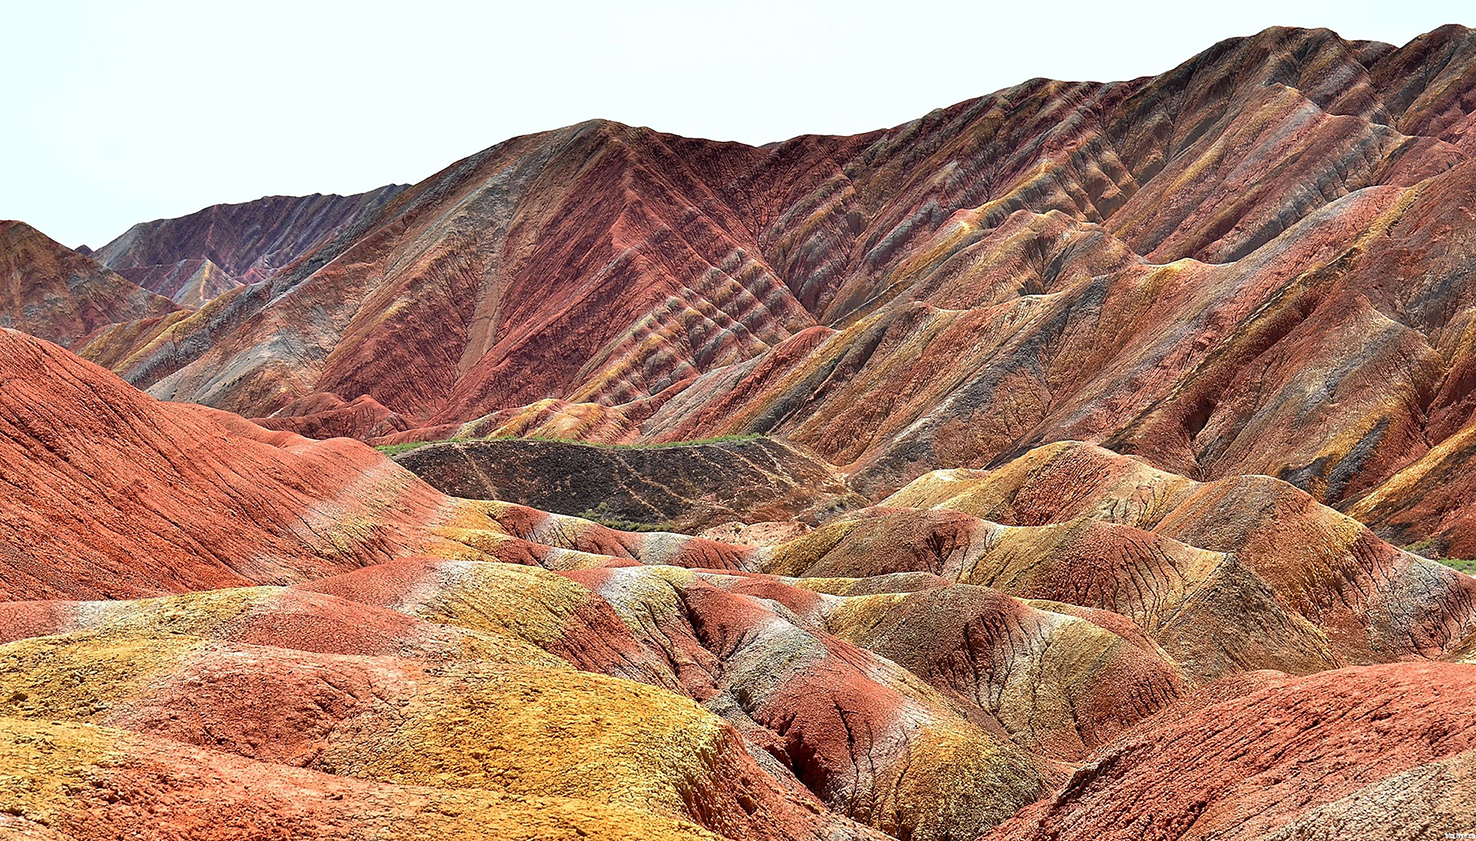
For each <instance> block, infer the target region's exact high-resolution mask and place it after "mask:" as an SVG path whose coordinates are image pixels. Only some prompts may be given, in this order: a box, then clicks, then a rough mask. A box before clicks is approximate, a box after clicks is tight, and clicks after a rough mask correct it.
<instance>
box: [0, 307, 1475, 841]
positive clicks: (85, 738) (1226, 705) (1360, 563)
mask: <svg viewBox="0 0 1476 841" xmlns="http://www.w3.org/2000/svg"><path fill="white" fill-rule="evenodd" d="M615 452H620V451H615ZM678 452H681V450H678ZM0 454H3V455H4V458H0V465H5V467H4V468H3V471H4V472H0V483H3V484H4V486H5V487H7V488H9V489H11V492H9V493H6V494H4V495H0V549H3V553H0V581H4V582H5V588H6V589H5V590H4V591H3V593H0V599H3V600H0V757H3V759H4V763H3V765H0V767H3V768H4V770H3V772H0V814H3V815H4V818H3V822H0V829H3V830H4V831H5V832H6V833H8V834H10V835H15V836H17V837H36V838H62V839H102V838H114V837H119V836H129V835H137V836H139V837H145V838H201V839H225V838H241V839H245V838H260V837H293V838H339V837H376V838H389V839H394V838H405V839H410V838H426V837H429V838H475V837H487V834H488V833H492V834H496V835H498V836H499V837H528V838H533V837H540V838H542V837H547V838H577V837H590V836H594V837H602V838H705V839H715V838H726V839H732V840H733V841H743V840H744V839H775V840H776V841H778V839H835V841H840V839H858V838H859V839H876V841H882V839H886V838H896V839H903V838H906V839H931V840H935V841H942V840H943V839H956V838H979V837H984V836H987V835H989V834H990V833H994V834H996V835H997V837H1000V838H1013V837H1058V836H1060V835H1063V834H1065V835H1071V836H1072V837H1113V833H1117V835H1118V836H1119V837H1133V833H1140V834H1141V833H1142V832H1145V831H1147V830H1148V828H1152V827H1157V828H1160V829H1161V832H1162V837H1175V838H1176V837H1184V836H1185V832H1184V831H1183V830H1184V828H1185V827H1189V826H1197V827H1200V828H1201V829H1203V830H1206V831H1208V830H1212V829H1214V828H1216V827H1221V828H1226V829H1225V831H1230V829H1233V830H1234V831H1235V832H1239V833H1241V834H1242V835H1244V837H1256V838H1259V837H1277V836H1275V835H1274V834H1275V833H1286V832H1296V833H1303V834H1305V833H1311V834H1314V835H1315V834H1316V833H1326V832H1329V831H1332V829H1333V828H1343V829H1347V828H1349V827H1365V826H1369V827H1374V828H1376V829H1380V828H1383V827H1385V826H1386V823H1385V822H1386V821H1388V820H1393V818H1394V817H1400V816H1409V817H1411V818H1412V819H1413V818H1415V817H1418V818H1420V819H1422V820H1426V821H1427V822H1429V825H1430V826H1435V825H1436V822H1437V821H1456V822H1459V821H1468V820H1471V819H1473V818H1476V803H1473V802H1472V801H1471V799H1470V798H1469V797H1466V796H1465V795H1464V794H1463V792H1464V791H1465V790H1466V789H1465V781H1467V780H1468V778H1469V777H1470V774H1469V770H1470V769H1469V768H1468V767H1467V766H1468V765H1469V764H1470V763H1469V761H1468V759H1469V756H1468V754H1469V753H1470V750H1471V745H1470V744H1468V742H1469V741H1470V740H1469V739H1468V738H1467V736H1468V735H1470V734H1469V733H1468V732H1467V730H1469V728H1466V729H1462V728H1463V727H1464V725H1462V724H1461V722H1462V721H1464V720H1465V718H1463V717H1462V716H1463V713H1461V712H1459V711H1460V710H1464V709H1465V706H1466V705H1464V702H1463V701H1462V700H1461V699H1463V698H1464V697H1465V696H1466V695H1469V694H1471V693H1473V692H1476V666H1473V665H1471V664H1470V663H1471V662H1473V661H1476V653H1473V652H1476V579H1471V578H1469V577H1467V576H1464V575H1462V574H1460V573H1457V572H1455V571H1454V570H1450V569H1447V568H1445V567H1442V566H1439V565H1437V564H1434V563H1433V562H1430V561H1426V560H1424V559H1421V558H1418V557H1416V556H1413V555H1410V554H1408V553H1405V552H1402V551H1400V550H1398V549H1395V548H1394V547H1392V546H1390V545H1388V544H1386V543H1384V542H1382V541H1380V540H1379V539H1378V538H1377V537H1375V536H1374V535H1373V534H1372V533H1371V532H1370V531H1369V530H1368V529H1367V528H1366V527H1364V526H1362V525H1360V524H1359V523H1357V522H1356V521H1354V520H1352V519H1351V518H1349V517H1347V516H1345V515H1342V514H1339V513H1338V512H1336V511H1334V510H1333V509H1331V508H1327V507H1325V506H1323V505H1321V504H1319V503H1317V502H1316V501H1315V500H1313V499H1312V497H1310V496H1309V495H1308V494H1307V493H1305V492H1304V491H1301V490H1298V489H1297V488H1295V487H1293V486H1292V485H1290V484H1287V483H1285V482H1282V481H1280V480H1276V479H1272V478H1269V477H1240V478H1236V479H1224V480H1218V481H1215V482H1208V483H1205V482H1198V481H1195V480H1192V479H1187V478H1184V477H1181V476H1178V475H1175V474H1170V473H1167V472H1164V471H1161V470H1158V469H1156V468H1154V467H1151V466H1150V465H1148V464H1147V463H1145V462H1143V461H1141V460H1138V459H1135V458H1132V457H1129V456H1123V455H1119V454H1116V453H1112V452H1110V451H1107V450H1104V449H1102V448H1100V447H1096V446H1094V445H1090V444H1085V443H1079V442H1072V443H1061V444H1056V445H1052V446H1049V447H1043V448H1038V449H1036V450H1032V451H1030V452H1028V453H1026V454H1024V455H1022V456H1020V457H1019V458H1016V459H1014V460H1012V461H1010V462H1008V463H1006V464H1004V465H1002V466H1000V467H998V468H995V469H992V470H967V469H956V470H945V471H938V472H934V473H929V474H927V475H925V476H922V477H920V478H918V479H917V480H915V481H914V482H912V483H910V484H909V485H908V486H907V487H905V488H903V489H901V490H900V491H899V492H898V493H897V494H895V495H893V496H892V497H890V498H888V499H887V500H885V504H884V505H881V506H874V507H862V508H856V509H853V510H849V511H846V512H845V513H843V514H840V515H838V516H835V517H833V518H831V519H830V520H829V521H827V522H823V523H821V524H820V525H819V526H817V527H814V528H800V529H798V530H785V529H782V528H775V529H773V530H771V534H770V539H767V540H759V539H755V540H752V541H747V542H744V543H729V542H724V541H722V540H715V539H710V538H705V537H695V536H691V535H686V534H679V533H671V532H626V531H620V530H617V529H613V528H610V527H608V526H606V525H602V524H600V523H597V522H593V521H590V520H587V519H583V518H579V517H574V516H570V515H565V514H555V513H549V512H545V511H540V510H538V509H535V508H530V507H527V506H523V505H517V504H513V503H508V502H500V501H496V500H468V499H459V498H455V497H449V496H445V495H443V494H442V493H440V492H439V491H436V490H435V489H433V488H432V487H431V486H430V485H427V484H426V483H424V482H423V481H421V480H420V479H418V478H417V477H416V476H415V475H414V474H412V473H410V472H409V471H407V470H405V469H404V468H402V467H400V466H399V465H397V464H395V463H394V462H393V461H391V460H389V459H387V458H385V457H384V456H382V455H380V454H379V453H377V452H375V451H374V450H373V449H371V448H369V447H367V446H365V445H363V444H362V443H359V442H356V441H352V440H348V439H342V438H340V439H334V440H331V441H312V440H310V439H306V438H302V437H299V436H297V435H294V434H292V433H288V432H281V431H267V430H264V429H262V428H261V427H258V426H256V425H254V424H251V423H249V422H247V421H244V420H242V419H241V418H239V417H238V416H234V415H230V414H227V413H224V412H220V411H217V410H212V409H207V408H204V407H198V406H185V405H178V404H171V403H165V402H160V401H158V400H156V399H154V398H152V397H149V396H147V395H145V394H143V393H141V392H139V391H137V390H136V389H134V388H133V387H131V386H129V385H128V384H126V383H125V382H123V381H122V380H120V379H118V378H117V377H116V376H115V375H113V374H111V373H110V372H108V371H106V370H105V369H103V368H101V367H99V366H96V365H93V364H92V363H89V362H86V361H83V360H82V359H80V358H78V357H76V356H74V355H72V354H71V353H69V352H68V351H66V350H64V349H62V348H60V347H58V346H56V345H53V344H50V343H47V342H44V341H42V340H39V339H36V338H34V337H30V336H27V335H25V334H22V333H18V332H14V331H3V332H0ZM710 463H711V462H710V461H709V460H707V459H704V458H694V469H698V470H700V469H702V468H703V466H704V465H709V464H710ZM775 493H776V494H777V493H780V491H778V490H776V491H775ZM774 525H776V526H778V525H780V524H777V523H776V524H774ZM725 528H726V527H725ZM725 528H719V529H714V530H711V531H710V532H709V533H710V534H713V535H716V536H721V535H723V534H724V533H725ZM1447 702H1450V703H1447ZM1451 704H1453V705H1454V706H1451ZM1333 711H1336V713H1337V714H1333ZM1466 718H1468V716H1466ZM1283 725H1285V726H1284V727H1283ZM1247 739H1254V740H1255V742H1254V744H1256V745H1261V744H1267V745H1275V744H1280V745H1281V747H1279V748H1278V749H1275V750H1248V749H1247V744H1248V743H1247V741H1246V740H1247ZM1277 739H1284V742H1281V743H1278V742H1277V741H1276V740H1277ZM1373 757H1376V758H1377V760H1376V761H1375V760H1374V759H1371V758H1373ZM1350 769H1352V770H1350ZM1185 773H1187V774H1190V775H1191V778H1192V779H1195V780H1202V782H1197V783H1196V784H1195V786H1196V787H1195V788H1193V789H1192V791H1201V790H1202V791H1204V792H1207V794H1206V795H1204V796H1202V797H1201V796H1197V795H1192V794H1189V793H1188V792H1190V791H1191V789H1189V788H1184V787H1179V786H1176V785H1175V784H1173V783H1171V782H1165V781H1164V780H1165V779H1177V778H1176V777H1172V776H1171V775H1176V774H1185ZM1166 775H1170V776H1167V777H1166ZM1267 775H1279V776H1277V779H1279V780H1282V781H1283V782H1282V783H1278V784H1276V785H1272V786H1269V787H1268V786H1267V785H1265V784H1263V783H1261V782H1260V780H1262V779H1264V778H1266V777H1267ZM1155 792H1159V793H1158V794H1155ZM1164 792H1167V793H1164ZM1175 792H1179V793H1182V796H1181V794H1179V793H1175ZM1247 814H1256V815H1258V816H1260V817H1258V818H1257V819H1256V821H1255V822H1253V823H1244V822H1243V820H1242V818H1243V816H1244V815H1247ZM1186 815H1188V816H1189V817H1185V816H1186ZM1195 816H1198V820H1200V821H1202V823H1196V822H1195ZM1391 816H1393V817H1391ZM1190 837H1198V836H1192V835H1191V836H1190Z"/></svg>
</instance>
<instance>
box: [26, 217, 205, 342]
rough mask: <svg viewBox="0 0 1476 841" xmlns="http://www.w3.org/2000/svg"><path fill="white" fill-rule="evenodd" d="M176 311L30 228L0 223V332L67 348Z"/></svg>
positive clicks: (93, 262) (160, 300)
mask: <svg viewBox="0 0 1476 841" xmlns="http://www.w3.org/2000/svg"><path fill="white" fill-rule="evenodd" d="M177 309H178V307H176V306H175V305H174V304H172V303H170V301H169V300H168V299H167V298H163V297H160V296H158V295H156V294H154V293H152V292H150V291H148V290H146V289H141V288H139V287H138V286H137V285H135V284H134V283H132V282H130V281H129V280H128V279H127V278H125V277H122V276H121V275H118V274H116V273H114V272H111V271H108V270H107V269H106V268H103V267H102V266H99V265H98V264H97V262H96V261H94V260H93V259H92V258H90V257H87V256H85V255H82V254H79V253H77V252H75V251H72V250H71V249H69V248H67V247H66V246H63V245H61V244H60V243H58V242H56V241H55V240H53V239H51V238H50V237H47V236H46V235H45V234H43V233H41V232H40V231H38V230H36V229H35V228H32V227H31V226H30V225H27V224H25V223H23V222H13V221H0V327H9V328H14V329H17V330H24V331H26V332H27V333H30V334H32V335H35V336H40V337H41V338H43V339H48V340H50V341H53V342H58V343H60V344H63V345H68V346H71V345H74V344H76V343H77V342H78V341H79V340H81V339H83V338H85V337H86V336H88V335H89V334H90V333H92V332H93V331H95V330H97V329H99V328H101V327H105V326H107V325H110V324H115V323H119V322H127V321H138V320H141V319H151V318H156V317H158V316H162V315H167V314H169V313H172V312H174V311H175V310H177Z"/></svg>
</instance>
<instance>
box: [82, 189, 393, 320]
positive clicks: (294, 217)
mask: <svg viewBox="0 0 1476 841" xmlns="http://www.w3.org/2000/svg"><path fill="white" fill-rule="evenodd" d="M404 189H405V187H404V185H398V184H391V185H389V186H385V187H380V188H379V189H377V190H370V191H369V192H367V193H359V194H356V195H351V196H338V195H320V194H316V193H315V194H313V195H311V196H267V197H265V198H261V199H257V200H256V201H250V202H242V203H240V204H218V205H213V206H211V207H207V208H205V209H204V210H201V211H198V212H196V213H192V214H190V215H189V216H182V217H179V218H177V219H156V220H154V221H153V222H140V223H139V224H137V225H134V226H133V227H131V228H129V229H128V230H127V231H125V232H124V233H123V234H122V235H121V236H119V237H118V238H117V239H114V240H113V241H112V242H109V243H108V244H107V245H104V246H103V247H101V248H99V249H97V251H96V252H91V253H92V255H93V256H94V258H95V259H96V260H97V261H98V262H99V263H101V264H103V265H104V266H106V267H108V268H110V269H112V270H114V271H116V272H118V273H119V274H122V275H123V276H125V277H127V278H128V279H130V280H132V281H134V282H135V283H137V284H138V285H140V286H143V287H144V288H146V289H150V290H152V291H154V292H158V293H159V294H161V295H165V296H167V297H169V298H172V299H174V301H175V302H176V303H179V304H183V305H185V306H189V307H192V308H198V307H199V306H200V305H201V304H203V303H204V302H205V301H208V300H210V299H211V298H214V297H216V296H217V295H220V294H221V293H223V292H225V291H227V290H230V289H233V288H235V287H236V286H239V285H242V284H245V283H255V282H257V281H260V280H264V279H266V278H267V277H270V276H271V275H273V274H275V273H276V272H277V271H278V270H279V269H281V268H283V267H284V266H287V265H289V264H291V263H292V262H293V261H295V260H297V259H298V258H299V257H302V256H303V255H305V254H307V253H309V252H311V251H313V250H315V249H317V248H319V247H321V246H323V245H324V244H325V243H328V242H330V241H331V240H332V239H333V238H334V237H336V236H338V235H339V234H340V233H343V232H344V231H346V230H349V229H352V228H353V227H354V226H355V225H356V224H357V223H358V222H359V221H360V220H362V219H364V218H366V217H368V216H372V215H373V214H374V213H375V212H376V211H377V210H378V209H379V208H380V207H382V206H383V205H384V204H385V203H386V202H388V201H390V200H391V199H393V198H394V197H395V195H396V194H398V193H399V192H400V191H402V190H404Z"/></svg>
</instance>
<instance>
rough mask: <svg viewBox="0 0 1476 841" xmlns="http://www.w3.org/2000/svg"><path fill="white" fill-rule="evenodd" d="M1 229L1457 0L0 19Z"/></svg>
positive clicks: (392, 178) (1433, 19)
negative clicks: (558, 135)
mask: <svg viewBox="0 0 1476 841" xmlns="http://www.w3.org/2000/svg"><path fill="white" fill-rule="evenodd" d="M0 20H3V21H4V30H5V34H6V36H7V37H6V38H5V42H6V43H5V46H4V48H3V49H0V74H3V76H0V78H3V80H4V83H5V91H4V94H3V96H0V109H3V112H4V113H5V115H6V121H5V122H4V123H3V124H0V156H3V158H0V160H3V163H0V218H14V219H21V220H24V221H26V222H29V223H30V224H32V225H34V226H35V227H37V228H39V229H40V230H42V231H43V232H45V233H47V234H49V235H50V236H51V237H52V238H54V239H57V240H59V241H61V242H62V243H64V244H66V245H69V246H76V245H79V244H83V243H86V244H88V245H91V246H92V247H94V248H96V247H98V246H100V245H102V244H103V243H105V242H107V241H108V240H110V239H112V238H113V237H115V236H117V235H119V234H121V233H123V231H125V230H126V229H127V228H128V227H129V226H130V225H132V224H133V223H135V222H140V221H147V220H150V219H157V218H163V217H171V216H181V215H184V214H187V213H191V212H194V211H196V210H199V209H200V208H202V207H205V206H208V205H211V204H217V203H221V202H239V201H249V200H251V199H255V198H259V197H261V196H263V195H279V194H287V195H303V194H308V193H315V192H322V193H354V192H360V191H363V190H367V189H371V188H373V187H377V186H379V185H381V184H388V183H413V182H415V181H419V180H420V179H422V178H425V177H426V176H428V175H431V174H432V173H434V172H436V171H438V170H440V169H442V168H444V167H445V166H447V165H449V164H450V163H452V162H453V161H455V160H457V159H459V158H462V157H465V156H466V155H469V154H472V153H474V152H476V151H479V150H481V149H484V148H486V147H488V146H491V145H493V144H495V143H498V142H499V141H502V140H505V139H507V138H509V137H514V136H517V135H519V134H526V133H529V132H535V131H542V130H545V129H551V128H557V127H559V126H564V125H568V124H570V123H576V122H580V121H582V120H586V119H590V118H594V117H605V118H609V119H614V120H619V121H621V122H625V123H631V124H634V125H646V126H651V127H653V128H657V129H660V130H662V131H669V132H674V133H677V134H684V135H690V136H698V137H708V138H713V139H719V140H737V141H742V142H745V143H755V144H757V143H767V142H772V141H776V140H783V139H785V138H788V137H792V136H794V135H796V134H804V133H827V134H851V133H856V132H862V131H868V130H871V129H876V128H883V127H887V126H892V125H896V124H898V123H902V122H906V121H907V120H910V119H913V118H915V117H919V116H922V115H923V114H925V113H927V112H928V111H930V110H932V109H934V108H938V107H942V106H945V105H949V104H952V103H954V102H958V101H960V100H964V99H968V98H971V97H975V96H979V95H981V94H985V93H989V92H991V91H994V90H998V89H999V88H1002V87H1007V86H1009V85H1012V84H1015V83H1017V82H1020V81H1023V80H1025V79H1029V78H1032V77H1036V76H1047V77H1052V78H1058V79H1071V80H1081V79H1094V80H1110V79H1127V78H1133V77H1136V76H1142V75H1147V74H1151V73H1158V72H1162V71H1164V70H1168V69H1169V68H1172V67H1174V66H1175V65H1177V64H1179V63H1181V62H1182V61H1184V60H1185V59H1187V58H1189V57H1190V56H1192V55H1193V54H1194V53H1196V52H1198V51H1200V50H1202V49H1204V48H1205V47H1208V46H1209V45H1210V44H1212V43H1214V42H1215V41H1218V40H1220V39H1223V38H1228V37H1233V36H1237V35H1249V34H1251V33H1254V32H1257V31H1259V30H1261V29H1264V28H1265V27H1267V26H1273V25H1288V26H1290V25H1295V26H1326V27H1330V28H1332V29H1334V30H1336V31H1337V32H1338V33H1339V34H1341V35H1343V36H1344V37H1346V38H1366V39H1378V40H1382V41H1388V42H1391V43H1394V44H1403V43H1405V42H1406V41H1408V40H1409V39H1411V38H1413V37H1414V36H1416V35H1418V34H1420V33H1422V32H1426V31H1428V30H1430V29H1434V28H1435V27H1437V26H1439V25H1441V24H1443V23H1464V24H1466V25H1472V26H1476V3H1471V2H1470V0H1461V2H1446V1H1445V0H1428V2H1426V1H1425V0H1395V2H1388V0H1383V2H1378V3H1374V2H1368V0H1336V2H1298V0H1232V2H1212V3H1203V2H1194V0H1181V2H1132V1H1131V0H1096V2H1067V1H1066V0H1056V2H1050V1H1049V0H1040V1H1037V2H1033V1H1032V0H1013V2H1008V3H996V2H990V0H973V2H952V3H943V2H930V0H896V1H895V2H889V3H873V2H868V0H814V2H805V0H789V2H747V3H746V2H741V0H728V1H727V2H710V3H709V2H683V3H676V2H646V1H645V0H614V2H610V0H606V2H581V1H580V0H561V1H560V2H539V0H524V2H517V3H496V2H484V3H474V2H434V0H419V2H403V0H401V2H393V3H382V2H375V0H361V2H355V3H328V2H324V3H316V2H311V0H293V1H292V2H275V0H261V1H260V2H249V3H248V2H234V3H223V2H209V3H205V2H188V3H183V2H180V3H175V2H134V3H130V2H126V0H114V2H105V3H104V2H99V3H90V2H66V0H48V2H25V0H0Z"/></svg>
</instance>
